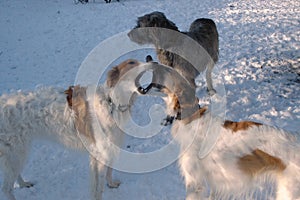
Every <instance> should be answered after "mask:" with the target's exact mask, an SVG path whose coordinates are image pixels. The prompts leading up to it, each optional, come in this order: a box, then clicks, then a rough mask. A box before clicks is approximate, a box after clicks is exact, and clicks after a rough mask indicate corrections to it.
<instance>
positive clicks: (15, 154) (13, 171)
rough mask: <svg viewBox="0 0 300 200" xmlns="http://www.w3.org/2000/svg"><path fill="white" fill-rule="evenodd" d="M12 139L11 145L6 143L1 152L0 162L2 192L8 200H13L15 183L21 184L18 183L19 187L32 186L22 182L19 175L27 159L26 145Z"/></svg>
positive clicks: (23, 142) (19, 140)
mask: <svg viewBox="0 0 300 200" xmlns="http://www.w3.org/2000/svg"><path fill="white" fill-rule="evenodd" d="M14 139H15V140H13V141H11V143H9V142H7V143H6V144H5V149H3V151H1V152H2V155H1V160H2V164H3V169H4V180H3V186H2V191H3V193H4V194H5V195H6V197H7V199H9V200H15V197H14V195H13V189H14V183H15V182H16V181H20V182H21V184H20V182H19V184H20V187H23V186H24V184H25V185H32V184H31V183H26V182H24V181H23V179H22V178H21V175H20V173H21V171H22V169H23V166H24V164H25V161H26V158H27V150H28V145H27V144H28V143H27V142H26V141H22V140H21V139H20V138H18V139H16V138H14ZM12 144H13V145H12ZM22 181H23V182H22Z"/></svg>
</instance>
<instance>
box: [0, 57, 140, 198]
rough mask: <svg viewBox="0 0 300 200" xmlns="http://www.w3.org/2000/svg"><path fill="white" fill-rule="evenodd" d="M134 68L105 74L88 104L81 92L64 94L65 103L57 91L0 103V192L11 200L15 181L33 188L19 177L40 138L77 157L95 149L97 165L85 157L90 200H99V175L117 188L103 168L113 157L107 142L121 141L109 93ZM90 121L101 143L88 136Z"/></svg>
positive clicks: (2, 99)
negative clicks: (0, 174)
mask: <svg viewBox="0 0 300 200" xmlns="http://www.w3.org/2000/svg"><path fill="white" fill-rule="evenodd" d="M138 65H139V62H138V61H136V60H127V61H125V62H123V63H121V64H120V65H118V66H116V67H114V68H113V69H112V70H111V71H110V72H109V73H108V77H107V82H106V84H105V85H104V86H98V87H97V89H96V94H95V98H94V102H90V101H91V100H90V99H91V98H89V97H88V96H87V93H86V90H87V88H85V87H80V86H75V87H74V88H69V90H67V91H65V93H67V96H68V99H66V94H64V90H63V89H61V88H54V87H45V88H40V89H37V90H35V91H33V92H28V93H24V92H17V93H14V94H4V95H2V96H1V97H0V164H1V168H2V169H3V171H4V181H3V186H2V191H3V192H4V194H5V195H6V197H7V199H8V200H15V197H14V195H13V188H14V183H15V181H17V182H18V183H19V185H20V187H32V186H33V184H32V183H30V182H25V181H24V180H23V178H22V177H21V171H22V169H23V166H24V164H25V162H26V158H27V154H28V151H29V149H30V144H31V142H32V141H33V140H34V139H40V138H46V139H50V140H55V141H59V142H60V143H62V144H64V145H65V146H67V147H70V148H75V149H80V150H83V151H86V148H85V145H94V146H96V147H97V148H101V149H97V152H100V154H101V156H100V157H101V159H102V160H100V161H98V160H97V159H96V158H94V157H93V156H92V155H90V169H91V170H90V171H91V195H92V199H97V200H100V199H102V192H103V189H104V179H105V173H106V179H107V182H108V185H109V187H118V186H119V184H120V182H118V181H113V180H112V169H111V168H110V167H108V168H107V166H105V164H107V163H110V164H111V163H112V162H113V158H114V156H115V155H116V154H117V151H115V150H112V148H110V142H112V143H114V144H116V145H117V146H120V145H121V144H122V138H123V132H122V131H121V130H120V129H119V128H118V126H117V125H116V124H115V122H114V120H113V118H112V113H113V112H118V110H117V109H116V106H113V105H112V104H113V100H112V99H110V91H111V90H112V89H113V88H114V86H115V84H116V82H117V81H118V80H119V79H120V77H121V76H122V75H123V74H124V73H126V72H127V71H128V70H130V69H132V68H134V67H136V66H138ZM95 121H96V122H99V123H101V126H102V128H103V129H104V131H105V135H106V136H105V137H103V136H102V137H101V134H100V135H99V134H98V133H95V132H94V128H93V126H94V124H93V123H95ZM77 131H78V134H80V137H79V136H78V134H77ZM81 139H84V141H86V144H83V143H82V140H81Z"/></svg>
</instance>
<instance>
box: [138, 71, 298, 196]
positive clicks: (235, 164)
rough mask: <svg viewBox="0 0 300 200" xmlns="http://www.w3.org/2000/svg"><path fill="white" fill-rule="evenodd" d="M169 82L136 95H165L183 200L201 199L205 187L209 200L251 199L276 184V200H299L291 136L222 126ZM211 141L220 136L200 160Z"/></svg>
mask: <svg viewBox="0 0 300 200" xmlns="http://www.w3.org/2000/svg"><path fill="white" fill-rule="evenodd" d="M165 71H166V70H165ZM166 72H167V71H166ZM172 77H174V75H172V76H170V77H168V78H172ZM160 82H166V81H163V80H161V81H160ZM169 82H170V84H169V85H167V87H165V86H161V85H158V87H157V84H150V85H151V86H150V87H149V86H148V87H147V88H146V89H141V88H139V91H140V93H142V94H145V93H147V92H148V91H149V94H151V90H154V91H155V89H151V88H152V87H157V88H158V89H159V92H161V93H163V94H164V95H166V96H164V100H165V102H166V107H167V109H166V112H167V114H168V116H169V117H170V116H173V118H172V120H171V123H172V122H173V125H172V128H171V133H172V136H173V138H174V140H176V141H177V142H178V144H179V145H180V156H179V160H178V163H179V167H180V171H181V174H182V176H183V177H184V181H185V186H186V199H187V200H199V199H205V198H206V194H207V191H208V190H207V188H206V186H207V185H208V186H209V189H210V199H247V200H248V199H253V198H255V195H257V194H256V193H255V192H256V191H257V189H258V188H261V186H265V184H266V183H274V182H275V183H276V185H277V190H276V199H277V200H296V199H297V200H299V199H300V155H299V152H300V143H299V141H298V140H297V138H296V137H295V135H292V134H290V133H287V132H286V131H284V130H281V129H279V128H275V127H271V126H268V125H264V124H261V123H257V122H252V121H241V122H233V121H229V120H225V121H224V120H223V119H221V118H220V117H215V116H213V115H212V114H211V112H209V111H208V109H207V108H206V107H204V108H200V107H199V105H198V99H197V98H196V97H195V96H191V94H193V92H192V91H191V92H189V90H192V88H190V89H189V88H188V85H187V84H186V83H184V82H182V81H181V80H180V78H175V80H174V79H173V80H171V81H169ZM152 95H157V93H156V92H155V93H152ZM173 119H174V120H173ZM215 132H218V133H219V134H215ZM210 135H214V136H215V135H219V136H218V138H217V140H216V143H215V144H214V146H212V148H211V151H208V153H205V154H204V155H203V154H202V153H203V152H201V150H202V149H203V148H202V147H203V146H205V145H209V144H204V141H208V140H206V139H207V137H209V136H210Z"/></svg>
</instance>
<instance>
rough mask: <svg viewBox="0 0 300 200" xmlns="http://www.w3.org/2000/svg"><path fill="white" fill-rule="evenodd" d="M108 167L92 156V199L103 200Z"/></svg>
mask: <svg viewBox="0 0 300 200" xmlns="http://www.w3.org/2000/svg"><path fill="white" fill-rule="evenodd" d="M105 169H106V166H105V165H103V164H102V163H100V162H99V161H98V160H97V159H96V158H94V157H93V156H90V179H91V197H92V198H91V199H92V200H102V193H103V191H104V182H105Z"/></svg>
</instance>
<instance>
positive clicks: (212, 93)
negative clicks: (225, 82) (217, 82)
mask: <svg viewBox="0 0 300 200" xmlns="http://www.w3.org/2000/svg"><path fill="white" fill-rule="evenodd" d="M207 93H208V95H209V96H213V95H215V94H216V93H217V91H216V90H215V89H210V90H207Z"/></svg>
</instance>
